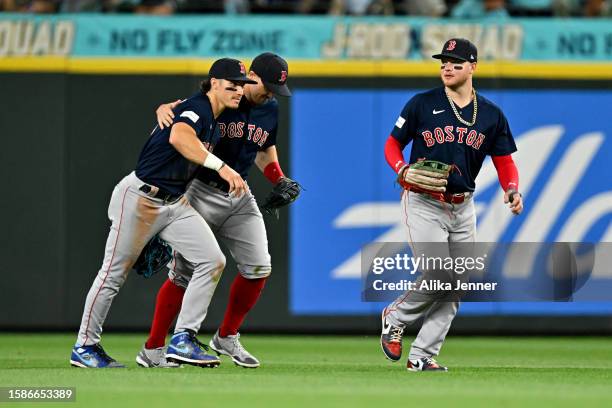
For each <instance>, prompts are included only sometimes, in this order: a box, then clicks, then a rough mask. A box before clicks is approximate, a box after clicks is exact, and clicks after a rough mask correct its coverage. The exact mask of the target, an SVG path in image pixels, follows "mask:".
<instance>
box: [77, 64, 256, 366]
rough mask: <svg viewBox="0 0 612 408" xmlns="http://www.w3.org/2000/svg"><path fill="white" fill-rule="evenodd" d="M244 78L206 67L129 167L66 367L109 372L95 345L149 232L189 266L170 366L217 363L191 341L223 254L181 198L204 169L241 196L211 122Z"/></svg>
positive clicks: (227, 67) (232, 104)
mask: <svg viewBox="0 0 612 408" xmlns="http://www.w3.org/2000/svg"><path fill="white" fill-rule="evenodd" d="M248 83H255V81H253V80H251V79H249V78H248V77H247V76H246V69H245V67H244V64H243V63H242V62H240V61H238V60H234V59H229V58H223V59H220V60H217V61H215V62H214V64H213V65H212V67H211V69H210V72H209V78H208V80H207V81H205V82H204V84H203V87H202V90H201V91H200V92H198V93H197V94H195V95H194V96H192V97H191V98H189V99H187V100H186V101H185V102H184V103H182V104H181V106H180V107H179V108H178V109H177V111H176V114H177V117H176V119H175V124H174V126H172V128H171V129H170V128H166V129H161V128H159V127H157V126H156V127H155V129H154V130H153V132H152V133H151V135H150V137H149V139H148V140H147V142H146V144H145V146H144V147H143V149H142V151H141V153H140V157H139V159H138V164H137V166H136V170H135V171H133V172H132V173H130V174H129V175H127V176H126V177H125V178H123V180H121V181H120V182H119V184H117V186H116V187H115V189H114V191H113V194H112V197H111V200H110V205H109V208H108V216H109V219H110V220H111V222H112V226H111V229H110V233H109V235H108V239H107V242H106V249H105V252H104V260H103V262H102V267H101V268H100V271H99V272H98V275H97V276H96V278H95V279H94V282H93V284H92V286H91V289H90V290H89V293H88V295H87V299H86V301H85V308H84V310H83V317H82V320H81V327H80V329H79V334H78V338H77V341H76V345H75V346H74V348H73V350H72V355H71V357H70V364H71V365H73V366H76V367H83V368H107V367H108V368H115V367H124V365H122V364H120V363H118V362H116V361H115V360H114V359H112V358H111V357H110V356H109V355H108V354H106V352H105V351H104V349H103V348H102V346H101V344H100V335H101V333H102V325H103V323H104V320H105V319H106V315H107V313H108V311H109V309H110V306H111V303H112V301H113V298H114V297H115V295H116V294H117V293H118V292H119V290H120V288H121V286H122V285H123V283H124V282H125V279H126V278H127V275H128V272H129V270H130V269H131V267H132V265H133V264H134V262H135V261H136V259H137V258H138V256H139V254H140V252H141V250H142V248H143V247H144V246H145V244H146V243H147V242H148V241H149V240H150V239H151V238H152V237H154V236H155V235H156V234H159V235H160V236H161V237H162V238H163V239H164V240H165V241H167V242H168V243H170V244H171V245H172V246H173V247H174V248H176V250H178V251H180V252H181V254H182V255H183V257H184V258H185V259H186V260H189V262H191V263H192V265H194V270H193V276H192V279H191V281H190V283H189V286H188V288H187V291H186V293H185V305H188V306H189V307H184V308H182V309H181V312H180V315H179V318H178V322H177V325H176V334H175V336H173V338H172V344H171V348H172V352H173V358H174V360H176V361H180V362H185V363H188V364H194V365H201V366H215V365H218V364H219V363H220V361H219V359H218V358H217V357H216V356H212V355H208V354H206V353H205V351H204V350H202V348H201V347H200V343H199V342H198V340H197V339H196V337H195V334H196V333H197V332H198V330H199V328H200V325H201V323H202V320H203V319H204V314H205V310H206V308H207V307H208V304H207V303H205V302H206V300H207V297H206V296H205V294H203V293H202V292H203V291H204V290H205V288H206V287H207V285H208V282H210V281H211V280H214V279H215V277H216V276H218V275H219V274H220V273H221V271H222V270H223V268H224V266H225V256H224V255H223V253H222V252H221V249H220V248H219V246H218V244H217V241H216V240H215V237H214V235H213V233H212V231H211V229H210V227H209V226H208V225H207V224H206V222H205V221H204V219H203V218H202V217H201V216H200V215H199V214H198V213H197V212H196V211H195V210H194V209H193V208H192V207H191V206H190V205H189V202H188V200H187V198H186V197H185V196H184V193H185V190H186V188H187V184H188V183H189V182H190V181H191V180H192V179H193V177H194V176H195V174H196V171H197V169H198V168H200V167H202V166H203V167H204V168H206V169H208V170H210V172H212V173H214V174H215V175H217V176H218V177H219V179H221V180H224V182H225V183H227V185H228V186H229V188H228V191H229V192H232V193H235V195H236V196H238V195H240V194H241V193H243V192H245V191H246V188H247V187H246V184H245V183H244V181H243V179H242V177H240V174H238V173H237V172H236V171H234V170H233V169H232V168H231V167H230V166H229V165H227V164H226V163H224V162H223V161H222V160H221V159H219V158H218V157H216V156H215V155H214V154H213V153H212V150H213V148H214V145H215V143H216V142H217V139H218V131H217V118H218V117H219V115H220V114H221V113H222V112H223V111H224V110H225V109H226V108H234V109H235V108H237V107H238V105H239V103H240V100H241V97H242V95H243V92H244V89H243V86H244V84H248Z"/></svg>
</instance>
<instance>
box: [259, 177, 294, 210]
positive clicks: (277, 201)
mask: <svg viewBox="0 0 612 408" xmlns="http://www.w3.org/2000/svg"><path fill="white" fill-rule="evenodd" d="M301 192H302V186H301V185H300V183H298V182H297V181H295V180H291V179H290V178H288V177H283V178H282V179H280V181H279V182H278V183H276V185H275V186H274V188H273V189H272V191H271V192H270V194H268V197H266V199H265V201H264V203H263V204H262V206H261V209H262V210H264V211H265V212H266V213H267V214H275V215H276V218H278V209H279V208H281V207H284V206H286V205H288V204H291V203H292V202H294V201H295V200H296V199H297V198H298V196H299V195H300V193H301Z"/></svg>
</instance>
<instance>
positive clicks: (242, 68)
mask: <svg viewBox="0 0 612 408" xmlns="http://www.w3.org/2000/svg"><path fill="white" fill-rule="evenodd" d="M240 73H241V74H246V68H245V67H244V64H243V63H242V62H240Z"/></svg>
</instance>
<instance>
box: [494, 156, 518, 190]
mask: <svg viewBox="0 0 612 408" xmlns="http://www.w3.org/2000/svg"><path fill="white" fill-rule="evenodd" d="M491 159H492V160H493V165H494V166H495V169H496V170H497V177H498V178H499V184H500V185H501V188H502V189H503V190H504V191H507V190H508V189H512V190H516V191H518V187H519V186H518V183H519V175H518V169H517V168H516V164H515V163H514V160H512V156H511V155H509V154H508V155H506V156H491Z"/></svg>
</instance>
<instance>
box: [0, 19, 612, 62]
mask: <svg viewBox="0 0 612 408" xmlns="http://www.w3.org/2000/svg"><path fill="white" fill-rule="evenodd" d="M449 37H465V38H468V39H470V40H472V41H473V42H475V43H476V45H477V46H478V49H479V56H480V59H489V60H495V59H503V60H527V61H547V60H555V61H558V60H562V61H611V60H612V24H610V20H583V19H580V20H571V19H565V20H559V19H502V20H498V21H496V20H486V21H469V20H467V21H466V20H448V19H447V20H440V19H424V18H400V17H385V18H381V17H371V18H370V17H364V18H349V17H346V18H343V17H328V16H322V17H314V16H313V17H311V16H296V17H287V16H282V17H279V16H253V17H251V16H238V17H230V16H210V15H205V16H173V17H156V16H138V15H127V16H112V15H103V14H100V15H97V14H89V15H70V14H67V15H61V14H60V15H55V16H32V15H29V14H28V15H25V14H2V15H0V57H7V56H29V55H57V56H77V57H160V58H163V57H174V58H176V57H200V58H216V57H220V56H227V55H232V56H238V57H252V56H255V55H257V54H258V53H260V52H262V51H273V52H276V53H279V54H282V55H283V56H284V57H286V58H289V59H306V60H308V59H312V60H326V59H335V60H337V59H348V60H351V59H359V60H378V59H394V60H422V59H429V58H430V56H431V55H432V54H434V53H437V52H439V51H440V47H441V45H442V44H443V43H444V41H445V40H446V39H448V38H449Z"/></svg>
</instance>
